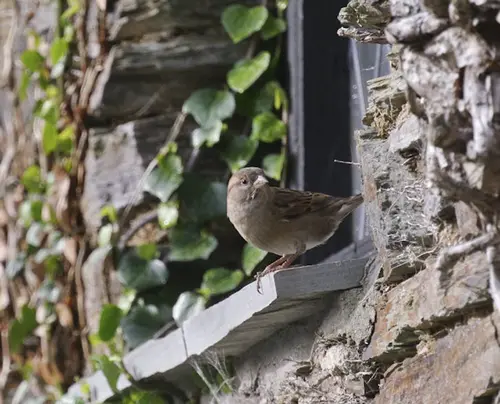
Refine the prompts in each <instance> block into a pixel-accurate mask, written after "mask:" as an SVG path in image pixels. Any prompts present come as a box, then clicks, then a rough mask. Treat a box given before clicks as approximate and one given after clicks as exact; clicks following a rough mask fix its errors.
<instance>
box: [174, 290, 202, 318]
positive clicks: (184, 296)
mask: <svg viewBox="0 0 500 404" xmlns="http://www.w3.org/2000/svg"><path fill="white" fill-rule="evenodd" d="M205 303H206V302H205V299H204V298H203V296H200V295H199V294H197V293H194V292H183V293H181V294H180V296H179V298H178V299H177V302H175V304H174V307H173V309H172V317H173V318H174V320H175V322H176V323H177V325H178V326H180V325H181V324H182V323H183V322H184V321H186V320H187V319H188V318H191V317H193V316H195V315H196V314H198V313H201V312H202V311H203V310H205Z"/></svg>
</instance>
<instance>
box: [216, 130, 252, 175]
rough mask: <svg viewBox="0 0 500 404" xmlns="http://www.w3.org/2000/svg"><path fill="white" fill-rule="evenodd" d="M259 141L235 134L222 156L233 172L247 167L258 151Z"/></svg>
mask: <svg viewBox="0 0 500 404" xmlns="http://www.w3.org/2000/svg"><path fill="white" fill-rule="evenodd" d="M258 145H259V142H258V140H257V139H252V138H249V137H247V136H244V135H240V136H234V137H233V138H232V139H231V142H230V143H229V145H228V146H227V148H226V150H224V151H223V152H222V158H223V159H224V161H225V162H226V163H227V165H228V166H229V168H230V169H231V172H233V173H235V172H236V171H238V170H239V169H240V168H242V167H245V166H246V165H247V164H248V162H249V161H250V159H251V158H252V157H253V155H254V154H255V152H256V151H257V147H258Z"/></svg>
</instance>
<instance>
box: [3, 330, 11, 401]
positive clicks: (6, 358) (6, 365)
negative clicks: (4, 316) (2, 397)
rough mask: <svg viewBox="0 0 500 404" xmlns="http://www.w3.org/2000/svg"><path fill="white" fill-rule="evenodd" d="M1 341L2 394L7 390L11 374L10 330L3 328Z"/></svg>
mask: <svg viewBox="0 0 500 404" xmlns="http://www.w3.org/2000/svg"><path fill="white" fill-rule="evenodd" d="M0 339H1V342H2V370H1V371H0V392H3V391H4V390H5V386H6V385H7V380H8V378H9V373H10V364H11V359H10V347H9V329H8V328H7V327H5V328H3V329H2V331H1V332H0Z"/></svg>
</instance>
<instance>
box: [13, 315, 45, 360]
mask: <svg viewBox="0 0 500 404" xmlns="http://www.w3.org/2000/svg"><path fill="white" fill-rule="evenodd" d="M37 325H38V324H37V322H36V310H35V309H34V308H31V307H29V306H27V305H24V306H23V307H22V309H21V316H20V317H19V318H17V319H15V320H14V321H12V322H11V324H10V329H9V348H10V352H11V353H14V352H18V351H19V348H21V346H22V344H23V342H24V339H25V338H26V337H27V336H28V335H29V334H31V332H32V331H33V330H34V329H35V328H36V327H37Z"/></svg>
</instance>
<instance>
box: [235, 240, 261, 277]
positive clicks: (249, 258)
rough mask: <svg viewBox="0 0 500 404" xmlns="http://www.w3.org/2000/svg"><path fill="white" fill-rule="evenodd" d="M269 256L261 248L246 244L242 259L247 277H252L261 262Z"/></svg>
mask: <svg viewBox="0 0 500 404" xmlns="http://www.w3.org/2000/svg"><path fill="white" fill-rule="evenodd" d="M266 255H267V252H266V251H263V250H261V249H260V248H257V247H254V246H253V245H251V244H248V243H247V244H245V247H243V254H242V257H241V261H242V266H243V271H244V272H245V275H246V276H250V275H252V272H253V270H254V269H255V267H256V266H257V265H258V264H259V262H261V261H262V260H263V259H264V257H265V256H266Z"/></svg>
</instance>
